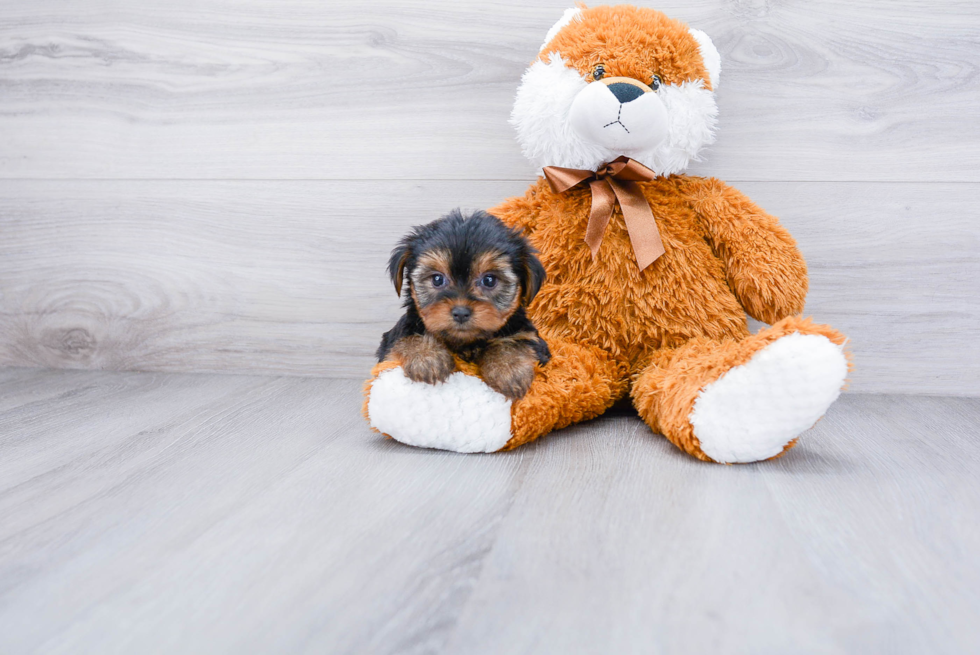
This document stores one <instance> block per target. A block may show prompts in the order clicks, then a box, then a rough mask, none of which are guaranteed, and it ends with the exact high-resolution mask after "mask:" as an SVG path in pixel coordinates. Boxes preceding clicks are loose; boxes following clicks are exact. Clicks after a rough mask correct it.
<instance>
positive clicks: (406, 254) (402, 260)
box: [388, 235, 415, 296]
mask: <svg viewBox="0 0 980 655" xmlns="http://www.w3.org/2000/svg"><path fill="white" fill-rule="evenodd" d="M413 236H414V235H413ZM414 241H415V240H414V239H413V238H412V236H407V237H405V238H404V239H402V240H401V241H399V242H398V245H397V246H395V249H394V250H392V251H391V259H389V260H388V275H389V276H390V277H391V283H392V284H394V285H395V293H397V294H398V295H399V296H401V295H402V282H404V280H405V265H406V264H408V260H409V258H410V257H411V256H412V252H413V250H412V246H413V245H414Z"/></svg>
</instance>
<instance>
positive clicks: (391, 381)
mask: <svg viewBox="0 0 980 655" xmlns="http://www.w3.org/2000/svg"><path fill="white" fill-rule="evenodd" d="M510 406H511V401H510V400H508V399H507V398H505V397H504V396H503V395H501V394H499V393H497V392H496V391H494V390H493V389H491V388H490V387H488V386H487V385H486V384H485V383H484V382H483V380H481V379H480V378H477V377H474V376H472V375H466V374H465V373H460V372H456V373H453V374H452V375H450V376H449V377H448V378H447V379H446V381H445V382H441V383H439V384H426V383H425V382H414V381H412V380H410V379H408V378H407V377H406V376H405V373H404V371H403V370H402V368H401V367H397V368H392V369H389V370H387V371H384V372H382V373H381V374H380V375H378V378H377V379H376V380H375V381H374V382H373V383H372V385H371V397H370V400H368V418H369V419H370V421H371V427H373V428H375V429H376V430H378V431H380V432H383V433H384V434H387V435H388V436H390V437H392V438H393V439H395V440H396V441H400V442H402V443H403V444H407V445H409V446H418V447H420V448H438V449H439V450H452V451H455V452H457V453H491V452H495V451H497V450H500V449H501V448H503V447H504V445H505V444H506V443H507V442H508V441H509V440H510V438H511V434H510V424H511V418H510Z"/></svg>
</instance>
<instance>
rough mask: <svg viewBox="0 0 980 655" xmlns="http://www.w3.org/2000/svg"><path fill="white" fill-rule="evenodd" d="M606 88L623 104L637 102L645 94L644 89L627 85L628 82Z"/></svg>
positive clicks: (617, 83)
mask: <svg viewBox="0 0 980 655" xmlns="http://www.w3.org/2000/svg"><path fill="white" fill-rule="evenodd" d="M606 88H608V89H609V90H610V91H612V94H613V95H614V96H616V100H619V101H620V102H623V103H626V102H630V101H631V100H636V99H637V98H639V97H640V96H641V95H643V93H644V91H643V89H641V88H640V87H638V86H634V85H632V84H627V83H626V82H616V83H614V84H610V85H609V86H608V87H606Z"/></svg>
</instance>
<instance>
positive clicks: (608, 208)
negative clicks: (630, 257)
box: [542, 157, 664, 271]
mask: <svg viewBox="0 0 980 655" xmlns="http://www.w3.org/2000/svg"><path fill="white" fill-rule="evenodd" d="M542 172H543V173H544V176H545V178H546V179H547V180H548V184H550V185H551V188H552V189H553V190H554V191H555V193H565V192H566V191H568V190H569V189H571V188H572V187H574V186H577V185H578V184H581V183H582V182H585V181H586V180H588V181H589V188H590V190H591V192H592V209H591V210H590V213H589V224H588V225H587V226H586V228H585V243H586V244H587V245H588V246H589V249H590V250H591V251H592V258H593V259H595V257H596V256H597V255H598V253H599V246H600V245H601V244H602V236H603V234H605V232H606V227H608V225H609V220H610V219H611V218H612V214H613V209H614V208H615V206H616V202H617V201H619V206H620V208H621V209H622V211H623V219H624V221H625V222H626V231H627V232H629V235H630V243H631V244H632V245H633V254H634V256H635V257H636V263H637V265H638V266H639V267H640V270H641V271H642V270H643V269H645V268H646V267H647V266H649V265H650V264H652V263H653V262H655V261H656V260H657V258H659V257H660V255H662V254H664V245H663V242H662V241H661V239H660V230H658V229H657V221H656V219H655V218H654V216H653V210H651V209H650V203H648V202H647V199H646V198H645V197H644V196H643V191H642V190H641V189H640V187H639V185H638V184H636V183H637V182H642V181H649V180H654V179H656V177H657V174H656V173H654V172H653V171H651V170H650V169H649V168H647V167H646V166H644V165H643V164H641V163H640V162H638V161H634V160H632V159H629V158H627V157H619V158H617V159H614V160H613V161H611V162H608V163H606V164H603V165H602V166H600V167H599V169H598V170H597V171H594V172H593V171H589V170H583V169H579V168H562V167H560V166H545V167H544V168H543V169H542Z"/></svg>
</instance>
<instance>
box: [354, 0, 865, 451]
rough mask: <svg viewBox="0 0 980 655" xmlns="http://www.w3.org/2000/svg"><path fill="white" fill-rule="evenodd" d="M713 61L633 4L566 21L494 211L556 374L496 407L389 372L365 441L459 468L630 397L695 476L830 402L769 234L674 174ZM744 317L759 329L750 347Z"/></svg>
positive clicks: (836, 389)
mask: <svg viewBox="0 0 980 655" xmlns="http://www.w3.org/2000/svg"><path fill="white" fill-rule="evenodd" d="M720 73H721V61H720V57H719V54H718V51H717V50H716V48H715V47H714V45H713V44H712V42H711V39H710V38H709V37H708V36H707V35H706V34H704V33H703V32H701V31H699V30H696V29H691V28H689V27H688V26H687V25H685V24H684V23H682V22H680V21H678V20H674V19H672V18H669V17H668V16H666V15H664V14H663V13H661V12H659V11H656V10H653V9H647V8H639V7H635V6H630V5H619V6H601V7H591V8H587V7H585V6H581V5H580V6H578V7H576V8H574V9H569V10H567V11H566V12H565V13H564V15H563V16H562V18H561V19H560V20H559V21H558V23H557V24H555V25H554V26H553V27H552V28H551V30H550V31H549V32H548V33H547V36H546V37H545V40H544V45H543V46H542V47H541V49H540V52H539V54H538V56H537V58H536V59H535V60H534V62H533V63H531V65H530V67H529V68H528V69H527V70H526V71H525V73H524V75H523V78H522V80H521V83H520V87H519V89H518V91H517V96H516V100H515V102H514V106H513V112H512V115H511V123H512V124H513V125H514V127H515V128H516V130H517V135H518V140H519V142H520V144H521V146H522V148H523V152H524V155H525V156H526V157H528V158H529V159H530V161H531V162H532V163H533V164H534V165H535V166H536V167H537V168H538V169H539V171H540V173H541V174H540V176H539V177H538V179H537V181H535V182H534V183H533V184H531V186H530V188H528V189H527V192H526V193H525V194H524V195H523V196H521V197H515V198H510V199H508V200H506V201H504V202H503V203H501V204H500V205H499V206H497V207H495V208H493V209H490V210H489V211H490V213H491V214H493V215H494V216H497V217H498V218H500V219H501V220H502V221H503V222H504V223H506V224H507V225H509V226H511V227H513V228H519V229H520V230H522V231H523V233H524V234H525V235H526V236H527V237H528V239H529V240H530V242H531V243H532V244H533V245H534V247H535V248H537V250H538V251H539V257H540V260H541V262H542V264H543V265H544V267H545V270H546V272H547V281H546V282H545V284H544V285H543V286H542V287H541V289H540V291H539V293H538V294H537V296H536V298H535V299H534V301H533V303H531V305H530V306H529V308H528V315H529V316H530V317H531V319H532V320H533V321H534V323H535V325H537V326H538V329H539V332H540V334H541V335H542V336H543V337H544V339H545V340H546V342H547V343H548V345H549V347H550V349H551V353H552V358H551V360H550V362H548V363H547V365H545V366H541V367H539V368H538V369H537V370H536V372H535V378H534V381H533V383H532V384H531V386H530V389H529V391H528V392H527V394H526V395H525V396H524V397H522V398H520V399H517V400H513V401H512V400H509V399H507V398H505V397H504V396H502V395H501V394H499V393H497V392H495V391H493V390H492V389H490V388H489V387H488V386H487V385H486V384H485V383H484V382H483V381H482V380H481V379H480V378H479V370H478V369H477V368H475V367H473V366H472V365H467V364H465V363H462V362H459V363H458V369H459V370H457V371H456V372H454V373H453V374H452V375H450V376H449V378H448V379H447V380H446V381H445V382H442V383H439V384H426V383H424V382H416V381H413V380H410V379H408V378H407V377H406V376H405V375H404V372H403V370H402V368H401V366H400V363H399V362H398V361H397V359H394V360H388V361H383V362H380V363H379V364H378V365H377V366H376V367H375V369H374V371H373V375H372V378H371V379H370V380H369V381H368V382H367V384H366V385H365V393H366V400H365V414H366V416H367V418H368V420H369V422H370V424H371V426H372V428H374V429H375V430H377V431H379V432H381V433H383V434H385V435H388V436H390V437H392V438H394V439H396V440H398V441H401V442H403V443H405V444H409V445H413V446H419V447H428V448H439V449H445V450H452V451H457V452H494V451H499V450H510V449H513V448H517V447H518V446H521V445H523V444H526V443H528V442H530V441H533V440H535V439H537V438H539V437H542V436H544V435H546V434H548V433H549V432H551V431H553V430H557V429H560V428H563V427H566V426H568V425H571V424H573V423H577V422H579V421H584V420H587V419H591V418H594V417H597V416H600V415H601V414H602V413H603V412H605V411H606V410H607V409H609V408H610V407H611V406H612V405H613V404H614V403H616V402H617V401H620V400H622V399H625V398H628V399H629V401H630V402H632V404H633V406H634V407H635V409H636V411H637V412H638V413H639V416H640V417H641V418H642V419H643V421H645V422H646V424H647V425H648V426H649V427H650V429H651V430H652V432H654V433H657V434H661V435H663V436H664V437H666V438H667V439H668V440H669V441H670V442H671V443H673V444H674V445H675V446H677V447H678V448H680V449H681V450H683V451H684V452H686V453H688V454H690V455H692V456H694V457H696V458H698V459H700V460H704V461H709V462H718V463H726V464H732V463H746V462H755V461H761V460H766V459H771V458H775V457H779V456H780V455H782V454H784V453H785V452H786V451H787V450H788V449H789V448H791V447H792V446H793V445H794V444H795V443H796V442H797V439H798V437H799V436H800V434H801V433H803V432H805V431H806V430H808V429H809V428H810V427H812V426H813V424H814V423H815V422H816V421H817V420H819V419H820V418H821V417H822V416H823V415H824V413H825V412H826V410H827V408H828V407H829V406H830V405H831V404H832V403H833V402H834V401H835V400H836V399H837V397H838V395H839V394H840V392H841V390H842V388H843V387H844V385H845V382H846V378H847V375H848V371H849V368H850V363H849V354H848V352H847V350H846V348H845V343H846V339H845V337H844V336H843V335H842V334H841V333H839V332H838V331H836V330H834V329H833V328H831V327H829V326H827V325H820V324H817V323H814V322H813V321H811V320H810V319H807V318H803V317H801V312H802V311H803V308H804V303H805V299H806V294H807V288H808V282H807V268H806V263H805V261H804V259H803V257H802V255H801V254H800V252H799V250H798V248H797V246H796V243H795V241H794V240H793V238H792V237H791V236H790V234H789V233H788V232H787V230H786V229H785V228H783V227H782V226H781V225H780V224H779V222H778V221H777V219H776V218H774V217H773V216H771V215H769V214H767V213H766V212H765V211H763V210H762V209H761V208H759V207H758V206H757V205H756V204H754V203H753V202H752V201H751V200H750V199H749V198H747V197H746V196H745V195H743V194H742V193H740V192H739V191H738V190H736V189H734V188H733V187H731V186H729V185H727V184H725V183H724V182H722V181H720V180H718V179H714V178H704V177H696V176H691V175H687V174H685V173H684V171H685V169H686V168H687V166H688V164H689V162H690V161H692V160H693V159H695V158H696V157H697V156H698V155H699V153H700V152H701V151H702V149H703V148H704V147H705V146H707V145H709V144H710V143H712V142H713V140H714V133H715V127H716V119H717V113H718V110H717V105H716V102H715V96H714V89H715V88H717V85H718V83H719V75H720ZM746 315H748V316H751V317H753V318H755V319H757V320H759V321H761V322H763V323H766V324H767V327H764V328H763V329H761V330H759V331H758V332H756V333H754V334H753V333H752V332H750V330H749V327H748V322H747V318H746Z"/></svg>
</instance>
